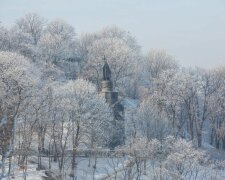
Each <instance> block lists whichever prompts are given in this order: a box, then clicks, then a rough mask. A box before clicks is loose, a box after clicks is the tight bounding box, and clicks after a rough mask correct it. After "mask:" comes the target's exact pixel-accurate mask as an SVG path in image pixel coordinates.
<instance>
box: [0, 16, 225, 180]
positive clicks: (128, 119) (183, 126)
mask: <svg viewBox="0 0 225 180" xmlns="http://www.w3.org/2000/svg"><path fill="white" fill-rule="evenodd" d="M149 33H150V32H149ZM104 57H105V58H106V60H107V62H108V64H109V66H110V68H111V71H112V80H113V85H114V87H115V89H116V91H118V92H119V98H120V101H121V103H122V104H123V105H124V107H125V117H124V118H125V134H126V142H125V144H124V145H121V146H118V147H116V148H115V149H113V150H110V149H109V148H108V147H107V144H108V143H110V141H112V133H113V131H114V130H115V127H114V125H113V123H112V122H113V115H112V113H113V112H112V109H111V107H110V106H109V104H108V103H107V102H106V101H105V99H104V98H103V97H102V96H101V95H100V94H99V92H100V90H101V83H100V82H101V80H102V65H103V63H104V60H103V58H104ZM87 150H88V152H89V153H88V155H87V156H85V158H87V161H88V162H87V164H86V166H87V167H86V168H89V169H90V172H91V173H89V174H88V175H87V176H86V177H87V179H128V180H130V179H144V178H145V179H160V180H162V179H165V180H167V179H171V180H172V179H206V177H207V178H208V179H217V178H218V179H223V177H224V174H223V169H224V167H225V166H224V162H223V158H222V157H223V156H222V155H223V153H224V151H225V68H224V67H218V68H214V69H203V68H198V67H194V68H187V67H182V66H181V65H180V64H179V63H178V61H176V58H175V57H174V56H173V55H170V54H169V53H168V52H167V51H166V50H163V49H152V50H149V52H148V53H146V54H144V53H143V52H142V50H141V47H140V46H139V44H138V42H137V41H136V39H135V37H133V36H132V35H131V34H130V33H129V32H128V31H125V30H122V29H120V28H119V27H116V26H111V27H106V28H104V29H102V30H99V31H98V32H93V33H83V34H77V33H76V31H75V28H74V27H73V26H71V25H70V24H68V23H66V22H65V21H64V20H59V19H58V20H54V21H48V20H47V19H45V18H43V17H41V16H39V15H37V14H35V13H30V14H26V15H25V16H24V17H21V18H19V19H18V20H16V21H15V23H14V24H13V25H12V26H11V27H4V26H3V25H2V24H0V157H1V159H0V167H1V170H0V179H1V178H7V177H16V172H17V169H18V168H19V169H20V170H21V171H23V176H22V177H23V178H24V179H26V178H29V172H28V171H29V166H31V164H32V163H31V162H32V161H35V162H33V163H35V164H36V166H35V168H37V172H38V171H40V172H43V170H46V171H47V170H49V171H48V172H50V170H51V173H52V174H54V173H55V171H57V172H59V173H58V175H59V176H58V177H57V178H58V179H60V178H61V179H68V178H69V177H70V178H72V179H82V178H81V175H80V174H81V173H80V171H81V170H79V165H80V164H82V163H80V154H82V152H87ZM106 152H109V153H110V155H106V154H107V153H106ZM102 157H105V158H106V157H107V158H106V159H107V160H105V161H103V160H102V159H101V158H102ZM34 158H37V159H36V160H34ZM98 162H101V163H102V164H104V166H106V164H108V166H110V167H109V168H108V170H107V171H105V173H103V171H101V170H99V169H98ZM46 164H47V165H46ZM82 166H84V165H82ZM56 169H57V170H56ZM109 169H111V170H109ZM99 174H101V175H102V174H103V175H104V176H103V175H102V176H100V175H99ZM52 176H53V175H52ZM84 177H85V176H84ZM84 177H83V179H85V178H84ZM52 178H53V177H52ZM57 178H56V177H55V179H57Z"/></svg>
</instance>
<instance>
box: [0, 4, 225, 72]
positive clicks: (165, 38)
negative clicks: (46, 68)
mask: <svg viewBox="0 0 225 180" xmlns="http://www.w3.org/2000/svg"><path fill="white" fill-rule="evenodd" d="M28 12H36V13H38V14H39V15H41V16H43V17H45V18H47V19H49V20H53V19H56V18H61V19H64V20H65V21H67V22H68V23H69V24H72V25H73V26H74V27H75V29H76V32H77V33H78V34H80V33H82V32H94V31H97V30H100V29H101V28H103V27H105V26H109V25H117V26H118V27H120V28H122V29H124V30H126V31H129V32H130V33H131V34H132V35H133V36H135V37H136V39H137V41H138V43H139V44H140V45H141V46H142V50H143V53H146V52H147V51H148V50H149V49H153V48H163V49H166V50H167V51H168V52H169V53H170V54H172V55H173V56H175V57H176V59H177V60H178V61H179V62H180V64H181V65H184V66H201V67H207V68H209V67H215V66H220V65H225V0H0V21H1V22H2V24H3V25H6V26H10V25H12V24H13V23H14V21H15V20H16V19H18V18H19V17H22V16H23V15H24V14H26V13H28Z"/></svg>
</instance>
